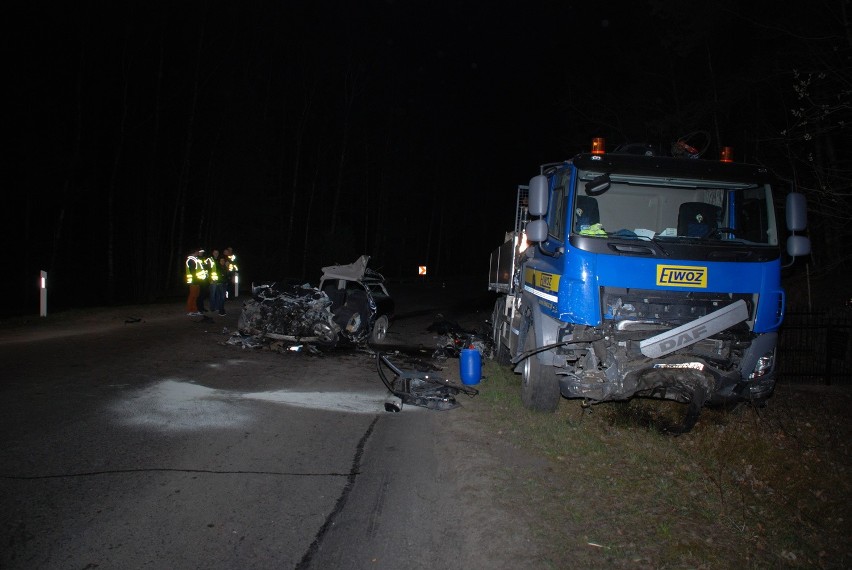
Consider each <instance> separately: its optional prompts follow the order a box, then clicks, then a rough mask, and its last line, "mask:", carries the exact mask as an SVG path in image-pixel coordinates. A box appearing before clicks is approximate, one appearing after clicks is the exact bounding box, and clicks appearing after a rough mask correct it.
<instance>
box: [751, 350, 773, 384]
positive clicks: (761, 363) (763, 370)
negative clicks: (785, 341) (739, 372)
mask: <svg viewBox="0 0 852 570" xmlns="http://www.w3.org/2000/svg"><path fill="white" fill-rule="evenodd" d="M774 365H775V351H774V350H772V351H770V352H767V353H766V354H764V355H763V356H761V357H760V358H758V359H757V363H755V365H754V370H752V372H751V374H749V375H748V378H749V380H754V379H755V378H761V377H763V376H766V375H767V374H769V372H770V371H771V370H772V367H773V366H774Z"/></svg>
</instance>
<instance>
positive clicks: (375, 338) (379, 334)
mask: <svg viewBox="0 0 852 570" xmlns="http://www.w3.org/2000/svg"><path fill="white" fill-rule="evenodd" d="M388 327H389V323H388V318H387V316H385V315H382V316H381V317H379V318H378V319H376V324H375V325H373V331H372V332H371V333H370V341H371V342H382V341H383V340H385V337H386V336H387V335H388Z"/></svg>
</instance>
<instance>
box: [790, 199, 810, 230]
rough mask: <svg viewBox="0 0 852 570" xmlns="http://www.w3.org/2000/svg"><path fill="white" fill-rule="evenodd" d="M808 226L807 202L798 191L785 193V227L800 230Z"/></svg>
mask: <svg viewBox="0 0 852 570" xmlns="http://www.w3.org/2000/svg"><path fill="white" fill-rule="evenodd" d="M807 227H808V204H807V201H806V200H805V195H804V194H800V193H799V192H791V193H790V194H787V229H788V230H790V231H791V232H801V231H803V230H804V229H805V228H807Z"/></svg>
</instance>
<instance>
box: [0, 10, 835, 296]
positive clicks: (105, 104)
mask: <svg viewBox="0 0 852 570" xmlns="http://www.w3.org/2000/svg"><path fill="white" fill-rule="evenodd" d="M588 4H589V5H588V6H587V5H584V4H580V3H574V2H558V3H557V2H528V3H524V5H523V7H520V6H518V7H514V8H508V7H504V8H500V9H497V8H494V7H493V6H492V5H491V4H490V3H484V2H454V3H443V2H421V1H408V2H406V1H402V0H396V1H392V0H386V1H368V2H273V1H258V2H249V3H225V2H204V1H188V2H172V3H159V2H91V1H86V0H83V1H79V2H72V3H62V4H53V3H51V4H48V3H40V2H35V3H28V4H26V7H24V6H23V5H20V6H18V7H16V8H14V9H13V10H11V11H10V12H9V13H8V15H7V18H6V26H7V27H8V29H7V30H6V31H5V32H4V38H5V43H6V49H4V53H5V57H6V59H7V62H6V63H7V65H6V70H7V76H8V80H7V90H8V91H9V92H11V104H9V105H7V107H6V118H7V124H8V125H9V128H7V129H6V132H7V133H8V134H9V135H10V136H9V141H8V143H7V148H8V149H9V151H8V153H7V155H6V157H7V162H6V168H5V169H4V178H5V181H4V184H3V186H4V195H5V197H6V200H5V203H6V207H5V208H4V216H3V223H4V226H5V227H6V228H7V233H6V235H7V236H9V238H11V242H7V245H8V246H9V247H8V248H9V250H10V254H9V255H8V257H7V259H8V260H9V262H8V265H7V267H8V268H10V269H11V271H9V270H7V274H6V278H5V279H4V291H3V293H4V295H6V297H7V298H8V299H10V300H11V302H7V303H5V304H4V309H5V310H4V311H3V312H4V313H33V312H35V310H36V307H37V282H38V275H39V271H40V270H45V271H47V272H48V275H49V279H50V283H51V289H50V290H51V302H52V304H53V306H54V307H60V308H62V307H74V306H87V305H98V304H119V303H120V304H125V303H145V302H152V301H155V300H159V299H163V298H169V297H173V296H180V295H183V292H184V289H183V285H182V282H183V281H182V272H183V263H184V258H185V256H186V255H187V253H189V252H190V251H192V250H194V249H196V248H199V247H201V248H206V249H208V250H209V249H212V248H218V249H222V248H223V247H225V246H232V247H233V248H234V249H235V251H236V252H237V254H238V256H239V259H240V262H241V263H240V265H241V270H242V280H243V283H248V282H250V281H262V280H274V279H293V280H300V281H305V282H313V283H315V282H316V281H317V280H318V278H319V271H320V267H322V266H324V265H330V264H334V263H349V262H351V261H354V260H355V258H357V257H358V256H359V255H361V254H364V253H366V254H368V255H370V256H371V259H372V261H371V266H372V267H373V268H374V269H377V270H378V271H380V272H382V273H383V274H385V275H386V277H388V278H390V279H416V278H417V266H419V265H426V266H427V267H428V270H429V276H428V278H430V279H454V278H470V279H472V281H471V282H472V284H473V285H472V286H477V283H482V287H484V286H485V285H484V284H485V276H486V272H487V264H488V254H489V252H490V251H491V250H492V249H493V248H495V247H496V246H497V245H499V243H500V242H501V241H502V239H503V236H504V233H505V232H506V231H507V230H509V229H511V225H512V223H513V216H514V199H515V192H516V188H517V185H518V184H525V183H526V182H527V181H528V180H529V179H530V177H532V176H534V175H535V174H537V173H538V169H539V165H541V164H544V163H547V162H554V161H559V160H564V159H567V158H569V157H570V156H572V155H573V154H575V153H577V152H585V151H587V150H588V146H589V141H590V140H591V138H592V137H595V136H598V137H600V136H602V137H606V140H607V145H608V146H615V145H618V144H621V143H627V142H646V143H651V144H659V145H670V144H671V143H672V142H673V141H676V140H677V139H678V138H680V137H683V136H687V135H688V134H690V133H695V132H704V133H707V134H708V135H709V141H710V144H709V147H708V149H707V152H706V154H707V157H715V156H718V152H719V149H720V148H721V146H732V147H733V148H734V149H735V155H734V157H735V159H736V160H737V161H742V162H750V163H757V164H763V165H766V166H767V167H768V168H770V169H771V170H772V171H773V172H774V173H775V175H776V176H777V177H778V180H779V188H780V190H781V191H780V192H778V195H779V196H780V197H782V198H783V194H784V193H786V192H787V191H789V190H790V189H794V188H795V189H797V190H798V191H801V192H803V193H805V194H806V195H807V197H808V200H809V208H810V213H809V215H810V228H811V229H810V237H811V240H812V242H813V244H814V247H813V254H812V255H811V256H810V258H808V259H805V260H800V261H798V262H797V267H796V268H794V270H795V271H797V272H799V274H802V273H803V272H804V271H807V275H808V277H809V278H813V279H815V280H819V279H820V278H821V277H822V276H827V277H829V278H830V277H831V276H832V275H833V276H836V275H838V274H842V273H844V272H845V273H849V261H850V257H849V254H848V253H847V251H848V250H847V248H845V247H843V244H844V243H846V242H847V241H848V240H849V238H850V234H852V231H850V225H849V207H850V177H852V174H850V172H852V163H850V158H849V152H848V151H849V148H850V145H849V134H848V131H849V125H850V124H851V123H852V110H851V108H850V102H852V101H850V99H852V93H850V90H852V61H850V55H852V31H850V25H849V24H850V22H849V17H850V14H849V13H848V12H847V10H848V9H849V7H850V6H849V3H848V2H846V1H844V0H826V1H824V2H810V3H794V4H796V5H795V6H792V7H789V6H788V7H787V8H786V9H784V10H782V9H780V8H779V7H778V5H777V4H776V3H772V2H766V1H760V2H734V1H730V0H723V1H720V2H713V3H702V4H694V3H693V4H688V5H687V4H684V3H675V2H664V1H655V0H645V1H638V2H633V3H629V4H624V5H620V3H605V4H602V3H588ZM480 276H481V277H480ZM840 295H846V296H848V288H846V292H841V293H840Z"/></svg>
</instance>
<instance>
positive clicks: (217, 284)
mask: <svg viewBox="0 0 852 570" xmlns="http://www.w3.org/2000/svg"><path fill="white" fill-rule="evenodd" d="M211 254H212V255H211V256H210V257H208V258H207V259H205V260H204V263H205V265H206V266H207V267H208V272H209V273H208V279H209V283H210V310H211V311H213V312H214V313H218V314H220V315H224V314H225V286H224V285H223V284H222V280H223V278H224V275H223V274H222V273H221V264H220V263H219V262H220V257H219V250H218V249H214V250H213V251H212V252H211Z"/></svg>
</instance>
